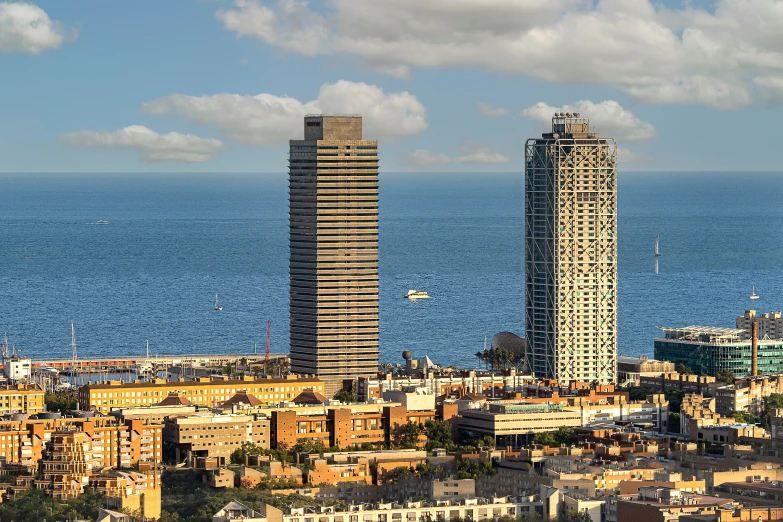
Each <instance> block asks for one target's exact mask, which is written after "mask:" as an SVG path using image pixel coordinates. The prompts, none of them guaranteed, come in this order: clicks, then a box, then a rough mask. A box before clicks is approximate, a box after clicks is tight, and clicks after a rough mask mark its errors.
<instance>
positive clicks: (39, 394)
mask: <svg viewBox="0 0 783 522" xmlns="http://www.w3.org/2000/svg"><path fill="white" fill-rule="evenodd" d="M43 411H44V391H43V390H42V389H41V387H40V386H38V385H37V384H9V385H6V386H2V387H0V415H13V414H15V413H24V414H27V415H37V414H39V413H41V412H43Z"/></svg>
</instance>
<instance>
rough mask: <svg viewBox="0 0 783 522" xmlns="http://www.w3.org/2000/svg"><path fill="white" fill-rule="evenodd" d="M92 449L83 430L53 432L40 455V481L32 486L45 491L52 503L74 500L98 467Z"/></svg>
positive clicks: (96, 458) (90, 441) (98, 463)
mask: <svg viewBox="0 0 783 522" xmlns="http://www.w3.org/2000/svg"><path fill="white" fill-rule="evenodd" d="M94 450H95V449H94V448H93V446H92V439H91V437H90V436H89V435H88V434H87V433H85V432H83V431H82V432H79V431H55V432H54V433H52V434H51V437H50V438H49V441H48V442H47V443H46V446H45V450H44V451H43V453H42V456H41V461H40V462H41V475H42V476H43V479H42V480H37V481H36V487H38V488H41V489H46V490H47V492H48V493H49V494H50V495H51V497H52V498H54V499H55V500H60V501H63V500H68V499H71V498H76V497H78V496H79V495H81V494H82V493H83V492H84V488H85V487H86V486H87V485H88V484H89V480H90V476H91V475H92V474H93V471H97V469H98V468H99V467H100V459H99V458H98V457H96V455H95V451H94Z"/></svg>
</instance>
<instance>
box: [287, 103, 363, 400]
mask: <svg viewBox="0 0 783 522" xmlns="http://www.w3.org/2000/svg"><path fill="white" fill-rule="evenodd" d="M304 123H305V127H304V140H291V142H290V157H289V189H290V191H289V194H290V198H289V201H290V211H289V219H290V248H291V255H290V277H291V370H292V371H293V372H295V373H308V374H316V375H318V376H319V377H320V378H321V379H322V380H324V381H325V385H326V386H325V388H326V392H327V393H330V394H331V393H334V392H335V391H336V390H337V389H338V388H339V386H340V384H341V382H342V380H344V379H352V378H355V377H357V376H365V377H367V376H372V375H375V374H376V373H377V371H378V142H377V141H376V140H364V139H362V118H361V117H360V116H306V117H305V122H304Z"/></svg>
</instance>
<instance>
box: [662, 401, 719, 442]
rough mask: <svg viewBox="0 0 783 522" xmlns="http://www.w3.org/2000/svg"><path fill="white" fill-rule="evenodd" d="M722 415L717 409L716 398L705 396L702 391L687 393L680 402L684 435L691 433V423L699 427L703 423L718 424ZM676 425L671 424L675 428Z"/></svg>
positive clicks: (671, 427) (680, 427) (680, 428)
mask: <svg viewBox="0 0 783 522" xmlns="http://www.w3.org/2000/svg"><path fill="white" fill-rule="evenodd" d="M720 419H721V415H720V414H719V413H717V412H716V411H715V398H712V397H709V398H705V397H704V396H703V395H702V394H700V393H687V394H685V396H684V397H683V399H682V403H681V404H680V426H679V430H680V433H681V434H682V435H690V433H691V425H693V426H694V427H696V428H698V427H699V426H703V425H705V424H706V425H710V424H717V423H719V422H720ZM674 428H675V426H670V429H674Z"/></svg>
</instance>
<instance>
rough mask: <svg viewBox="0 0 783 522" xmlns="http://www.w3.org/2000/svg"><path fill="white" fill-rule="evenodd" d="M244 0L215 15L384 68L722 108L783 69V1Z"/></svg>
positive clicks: (741, 100) (279, 44)
mask: <svg viewBox="0 0 783 522" xmlns="http://www.w3.org/2000/svg"><path fill="white" fill-rule="evenodd" d="M326 5H327V10H326V11H325V12H323V13H319V12H315V11H314V10H312V9H310V7H309V5H308V2H307V1H305V0H235V2H234V5H233V7H230V8H227V9H220V10H218V11H217V13H216V16H217V18H218V19H219V20H220V22H222V24H223V25H224V27H225V28H226V29H228V30H230V31H233V32H235V33H236V34H237V35H238V36H242V37H253V38H257V39H260V40H261V41H263V42H265V43H266V44H268V45H270V46H272V47H274V48H276V49H279V50H280V51H283V52H288V53H297V54H302V55H307V56H317V55H336V54H344V55H355V56H357V57H359V58H361V59H362V60H364V61H365V62H366V63H367V65H368V66H370V67H372V68H375V69H377V70H379V71H384V72H386V73H390V74H393V75H395V76H397V77H406V76H408V75H409V74H410V69H411V68H457V67H460V68H461V67H466V68H477V69H484V70H490V71H494V72H499V73H512V74H524V75H528V76H533V77H536V78H541V79H545V80H549V81H553V82H558V83H565V84H574V85H586V84H588V85H608V86H612V87H615V88H618V89H620V90H622V91H624V92H626V93H628V94H630V95H631V96H633V97H635V98H637V99H639V100H642V101H645V102H651V103H681V104H702V105H707V106H711V107H716V108H722V109H734V108H739V107H743V106H746V105H749V104H752V103H755V102H756V101H757V100H758V95H757V93H756V90H755V88H754V86H755V85H756V84H758V82H756V83H754V79H757V78H765V77H770V76H776V75H780V74H781V73H783V32H782V31H781V30H780V28H781V27H783V2H780V1H779V0H715V2H714V4H713V5H710V7H709V8H700V7H693V6H691V5H690V3H689V2H683V6H684V7H682V8H678V9H667V8H665V7H661V6H659V5H658V3H657V2H656V3H653V2H652V1H651V0H597V1H596V2H592V1H591V2H587V1H584V0H525V1H521V0H427V1H424V2H422V1H421V0H395V1H394V2H389V1H388V0H330V1H329V2H327V3H326Z"/></svg>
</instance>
